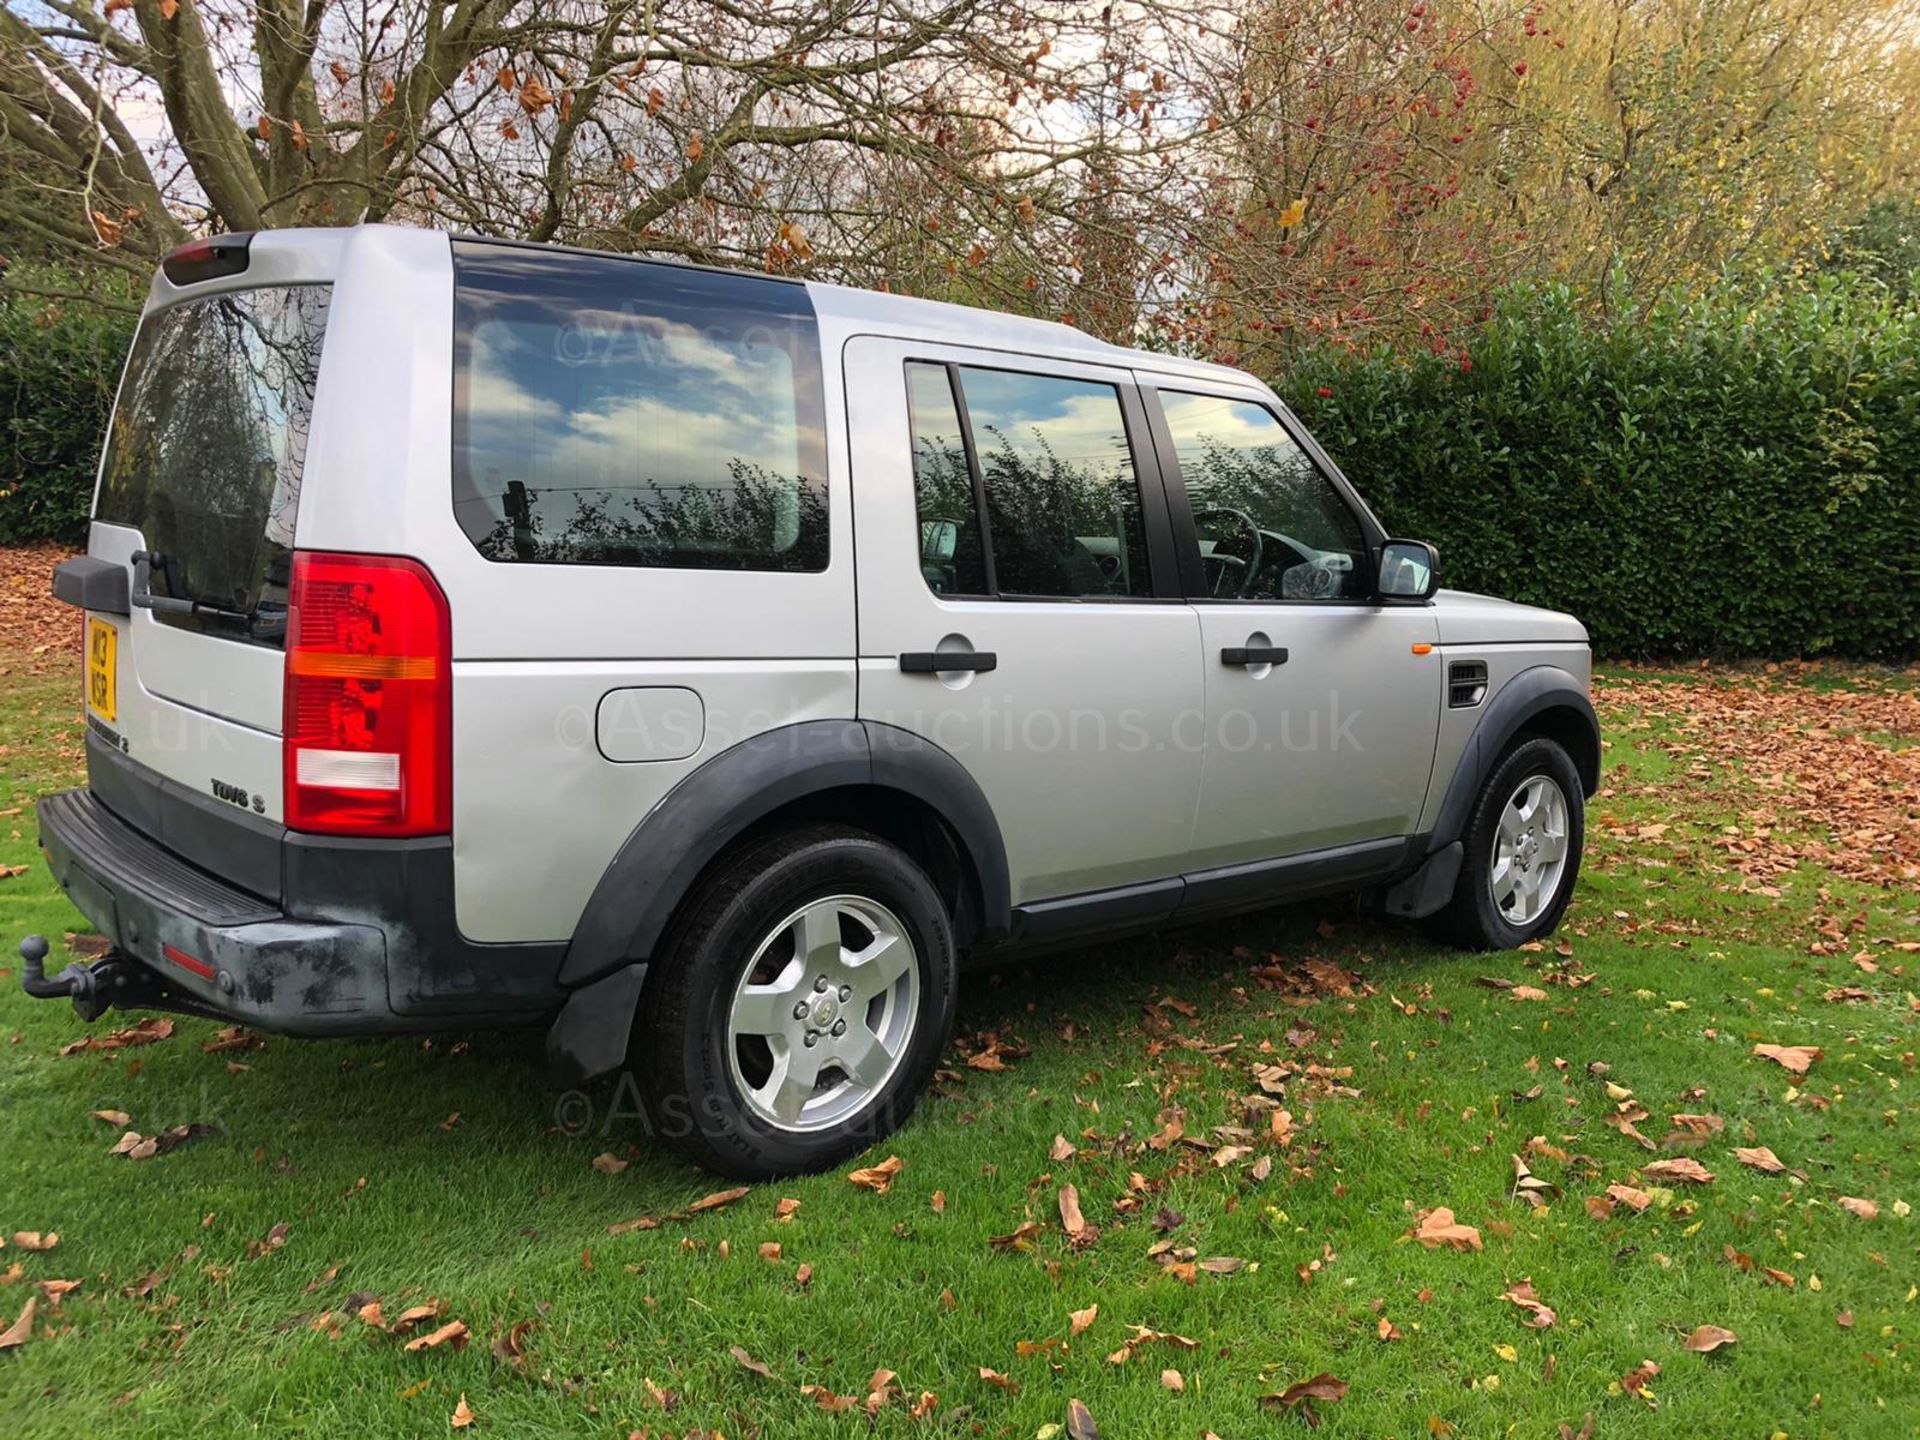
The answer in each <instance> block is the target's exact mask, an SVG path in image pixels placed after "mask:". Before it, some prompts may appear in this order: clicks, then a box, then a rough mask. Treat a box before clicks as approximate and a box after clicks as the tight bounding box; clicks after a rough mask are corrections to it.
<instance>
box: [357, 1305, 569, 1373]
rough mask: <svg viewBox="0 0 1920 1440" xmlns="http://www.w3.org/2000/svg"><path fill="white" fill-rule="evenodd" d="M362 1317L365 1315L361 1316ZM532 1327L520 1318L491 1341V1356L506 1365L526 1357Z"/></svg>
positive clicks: (517, 1362)
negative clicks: (510, 1327) (496, 1338)
mask: <svg viewBox="0 0 1920 1440" xmlns="http://www.w3.org/2000/svg"><path fill="white" fill-rule="evenodd" d="M361 1318H362V1319H364V1318H365V1316H362V1317H361ZM532 1329H533V1321H531V1320H522V1321H520V1322H519V1323H518V1324H516V1325H514V1326H513V1328H512V1329H510V1330H508V1331H507V1333H506V1334H504V1335H502V1336H501V1337H500V1338H499V1339H498V1340H496V1341H494V1342H493V1347H492V1348H493V1358H494V1359H496V1360H499V1361H502V1362H504V1363H505V1364H508V1365H518V1364H520V1363H522V1362H523V1361H524V1360H525V1359H526V1358H527V1347H526V1338H527V1332H528V1331H530V1330H532Z"/></svg>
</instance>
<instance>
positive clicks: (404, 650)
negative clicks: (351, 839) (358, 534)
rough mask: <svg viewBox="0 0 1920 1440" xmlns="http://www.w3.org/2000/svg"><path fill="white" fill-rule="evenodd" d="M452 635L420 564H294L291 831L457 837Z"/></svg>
mask: <svg viewBox="0 0 1920 1440" xmlns="http://www.w3.org/2000/svg"><path fill="white" fill-rule="evenodd" d="M452 628H453V627H452V622H451V619H450V618H449V616H448V612H447V597H446V596H445V595H443V594H441V592H440V587H439V586H438V585H437V584H435V583H434V579H433V576H432V574H431V573H429V571H428V570H427V568H426V566H424V565H422V564H421V563H420V562H419V561H417V560H407V559H403V558H401V557H399V556H394V555H326V554H319V553H316V552H313V551H307V550H300V551H296V552H295V553H294V557H293V583H292V586H291V589H290V592H289V595H288V600H287V689H286V705H285V713H284V728H285V731H286V744H285V747H284V748H285V785H286V818H287V825H288V826H289V827H290V828H292V829H294V830H308V831H314V832H317V833H320V834H327V835H392V836H400V835H444V834H446V833H448V832H449V831H450V830H452V828H453V675H452V663H451V662H452V654H453V640H452Z"/></svg>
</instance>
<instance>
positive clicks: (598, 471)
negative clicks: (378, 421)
mask: <svg viewBox="0 0 1920 1440" xmlns="http://www.w3.org/2000/svg"><path fill="white" fill-rule="evenodd" d="M549 329H551V327H548V326H541V327H517V326H512V325H508V324H506V323H504V322H500V321H490V322H488V323H487V324H485V325H482V326H480V327H479V328H478V329H477V330H476V331H475V332H474V350H473V361H472V370H471V378H470V380H469V385H470V386H471V388H470V390H469V392H468V394H469V400H468V404H469V407H470V411H471V419H470V422H469V423H470V428H469V432H468V433H469V437H470V443H471V444H473V445H476V446H480V447H483V448H485V449H486V450H487V451H488V452H489V453H490V456H491V458H492V459H493V461H494V462H495V463H496V464H501V463H504V462H506V461H507V460H509V459H519V460H522V461H525V462H536V461H537V463H538V465H539V468H540V471H541V472H542V473H541V475H540V477H539V478H538V479H536V478H535V477H534V476H533V475H530V474H529V475H527V476H525V477H524V478H526V480H527V482H528V483H529V484H530V485H534V486H535V488H538V489H541V490H543V491H557V490H560V489H564V488H565V487H567V486H577V485H595V486H603V487H611V488H614V489H625V488H630V487H632V486H635V485H639V484H645V483H648V482H652V483H655V484H658V485H662V486H685V485H725V484H727V483H728V481H729V478H730V467H731V465H732V464H733V462H735V461H740V462H744V463H746V464H748V465H756V466H761V467H764V468H766V469H768V470H772V471H774V472H776V473H778V474H783V475H793V474H796V473H797V472H798V470H799V468H800V465H799V449H800V434H799V427H798V426H797V425H796V424H795V418H794V413H793V409H794V407H793V389H794V387H793V366H792V362H791V361H789V360H788V358H787V357H786V356H785V355H784V354H780V353H778V352H767V351H763V352H761V353H760V354H757V355H756V354H752V353H741V354H740V356H739V358H738V360H737V361H736V362H735V363H734V364H733V365H732V367H731V368H730V369H729V370H728V371H726V372H725V374H724V376H723V377H722V378H721V379H719V380H718V381H715V380H712V379H709V378H707V377H709V376H710V375H711V373H712V372H711V371H710V370H709V369H706V368H703V369H702V370H699V371H696V372H682V371H680V370H677V369H675V368H674V367H673V366H672V365H670V364H668V365H646V366H632V365H628V364H624V363H621V362H619V361H617V360H614V359H610V358H609V359H600V360H595V361H593V362H590V363H588V364H586V365H582V366H577V367H571V368H569V367H559V366H554V367H548V366H541V367H527V366H524V365H519V364H518V363H517V362H518V361H519V360H520V359H521V358H522V357H525V356H528V355H531V354H537V353H539V352H540V350H541V348H542V347H540V346H538V345H529V344H527V343H525V342H526V340H527V339H530V338H532V336H531V335H528V334H526V333H524V332H525V331H527V330H533V331H535V332H536V333H537V332H538V331H540V330H549ZM503 331H504V332H510V333H511V334H512V338H511V340H509V341H507V342H505V343H503V341H502V339H501V332H503ZM663 353H673V354H678V355H680V356H683V357H685V356H691V355H699V356H701V357H702V358H703V359H705V360H707V361H709V362H713V361H714V360H715V359H716V357H717V356H719V355H720V354H721V353H722V352H721V351H720V347H718V346H715V345H711V344H705V345H700V346H692V345H685V344H681V345H675V346H671V347H667V350H666V351H664V352H663ZM508 357H512V361H513V363H515V365H516V368H513V369H509V368H507V367H506V366H505V365H503V364H502V361H503V360H506V359H507V358H508ZM534 386H540V387H543V388H544V389H545V390H546V391H547V392H548V393H545V394H541V393H537V392H536V390H535V389H534V388H533V387H534Z"/></svg>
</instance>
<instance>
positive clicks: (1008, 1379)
mask: <svg viewBox="0 0 1920 1440" xmlns="http://www.w3.org/2000/svg"><path fill="white" fill-rule="evenodd" d="M980 1378H981V1379H982V1380H984V1381H986V1382H987V1383H988V1384H989V1385H998V1386H999V1387H1000V1388H1001V1389H1002V1390H1006V1391H1014V1390H1018V1389H1019V1388H1020V1382H1019V1381H1018V1380H1015V1379H1014V1378H1013V1377H1012V1376H1010V1375H1002V1374H1001V1373H1000V1372H999V1371H998V1370H994V1369H990V1368H989V1367H987V1366H985V1365H982V1366H981V1367H980Z"/></svg>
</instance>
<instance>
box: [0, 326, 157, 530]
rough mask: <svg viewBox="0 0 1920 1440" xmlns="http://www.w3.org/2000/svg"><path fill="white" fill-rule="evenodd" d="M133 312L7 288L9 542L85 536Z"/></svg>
mask: <svg viewBox="0 0 1920 1440" xmlns="http://www.w3.org/2000/svg"><path fill="white" fill-rule="evenodd" d="M132 341H133V321H132V319H131V318H130V317H127V316H124V315H118V314H113V313H111V312H103V311H100V310H98V309H94V308H92V307H89V306H85V305H71V306H61V305H50V304H49V303H48V302H47V301H45V300H42V299H37V298H35V297H32V296H27V295H23V294H19V293H17V292H16V293H0V545H14V544H20V543H22V542H24V541H31V540H64V541H69V542H73V543H78V542H80V541H81V540H84V539H85V538H86V533H87V509H88V506H89V505H90V504H91V503H92V499H93V476H94V470H95V467H96V465H97V463H98V461H99V459H100V441H101V437H102V436H104V435H105V434H106V432H107V416H108V414H109V413H110V412H111V411H112V409H113V391H114V387H115V386H116V385H117V384H118V383H119V380H120V363H121V361H122V360H123V359H124V358H125V356H126V353H127V346H128V345H129V344H131V343H132Z"/></svg>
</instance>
